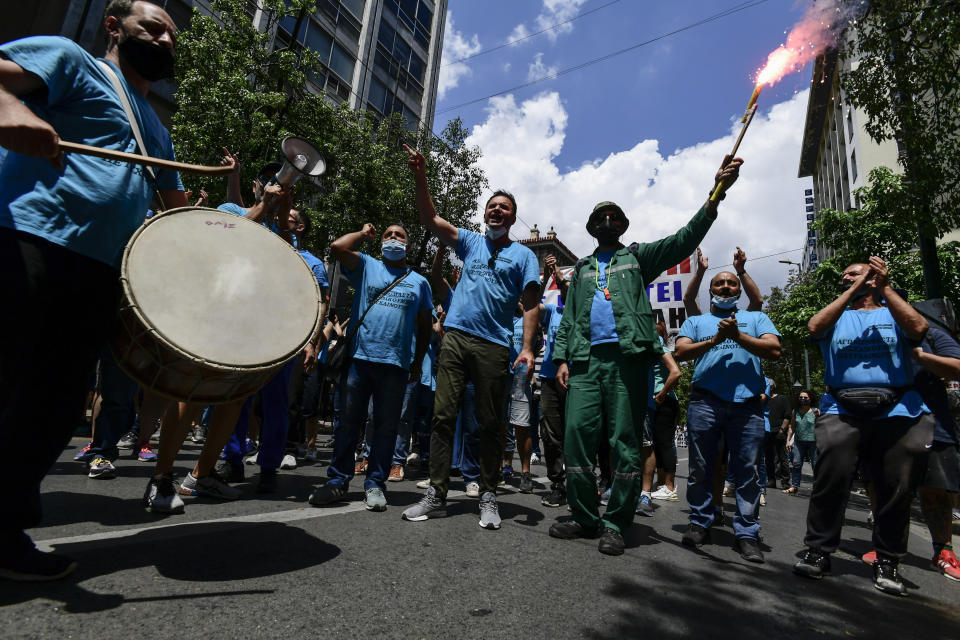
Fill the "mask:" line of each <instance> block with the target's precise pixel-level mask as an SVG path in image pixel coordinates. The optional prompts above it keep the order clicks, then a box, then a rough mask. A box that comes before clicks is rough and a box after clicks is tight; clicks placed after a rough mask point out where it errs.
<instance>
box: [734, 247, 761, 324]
mask: <svg viewBox="0 0 960 640" xmlns="http://www.w3.org/2000/svg"><path fill="white" fill-rule="evenodd" d="M733 269H734V271H736V272H737V277H738V278H740V288H741V289H742V290H743V292H744V293H746V294H747V300H748V301H749V304H747V311H760V310H761V309H763V296H762V295H761V294H760V287H758V286H757V283H756V282H754V281H753V278H751V277H750V274H749V273H747V254H746V253H744V251H743V249H741V248H740V247H737V250H736V251H735V252H734V253H733Z"/></svg>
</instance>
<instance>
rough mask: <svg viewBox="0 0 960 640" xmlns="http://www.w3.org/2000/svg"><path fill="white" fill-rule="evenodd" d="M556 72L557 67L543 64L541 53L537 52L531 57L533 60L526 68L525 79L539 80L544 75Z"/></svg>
mask: <svg viewBox="0 0 960 640" xmlns="http://www.w3.org/2000/svg"><path fill="white" fill-rule="evenodd" d="M556 72H557V67H551V66H548V65H545V64H543V54H542V53H538V54H537V55H535V56H534V57H533V62H531V63H530V66H529V67H528V68H527V80H539V79H540V78H544V77H546V76H552V75H553V74H555V73H556Z"/></svg>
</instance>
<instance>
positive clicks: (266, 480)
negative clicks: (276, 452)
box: [257, 469, 277, 493]
mask: <svg viewBox="0 0 960 640" xmlns="http://www.w3.org/2000/svg"><path fill="white" fill-rule="evenodd" d="M276 490H277V470H276V469H261V470H260V482H258V483H257V493H273V492H274V491H276Z"/></svg>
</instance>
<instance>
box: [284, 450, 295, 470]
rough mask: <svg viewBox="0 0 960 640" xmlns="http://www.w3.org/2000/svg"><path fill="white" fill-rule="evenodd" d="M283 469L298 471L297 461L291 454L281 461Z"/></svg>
mask: <svg viewBox="0 0 960 640" xmlns="http://www.w3.org/2000/svg"><path fill="white" fill-rule="evenodd" d="M280 468H281V469H296V468H297V459H296V458H294V457H293V456H292V455H290V454H289V453H288V454H287V455H285V456H283V460H281V461H280Z"/></svg>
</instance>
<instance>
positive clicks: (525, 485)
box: [520, 471, 533, 493]
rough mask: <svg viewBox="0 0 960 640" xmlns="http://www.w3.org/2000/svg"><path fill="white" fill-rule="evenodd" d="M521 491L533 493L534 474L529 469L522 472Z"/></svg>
mask: <svg viewBox="0 0 960 640" xmlns="http://www.w3.org/2000/svg"><path fill="white" fill-rule="evenodd" d="M520 493H533V474H532V473H530V472H529V471H527V472H525V473H521V474H520Z"/></svg>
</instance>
